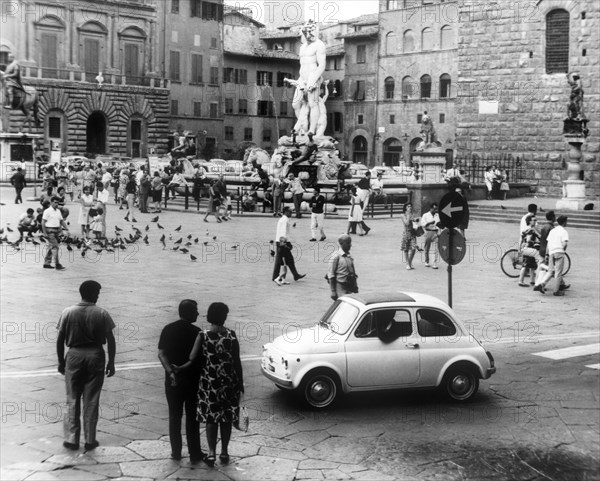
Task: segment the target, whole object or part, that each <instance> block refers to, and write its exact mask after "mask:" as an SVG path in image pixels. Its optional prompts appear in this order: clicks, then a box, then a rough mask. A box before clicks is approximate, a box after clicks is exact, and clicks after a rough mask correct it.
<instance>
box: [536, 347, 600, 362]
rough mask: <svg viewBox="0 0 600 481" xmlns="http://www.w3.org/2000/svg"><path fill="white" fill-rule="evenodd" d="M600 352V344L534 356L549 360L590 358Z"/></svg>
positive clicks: (554, 350)
mask: <svg viewBox="0 0 600 481" xmlns="http://www.w3.org/2000/svg"><path fill="white" fill-rule="evenodd" d="M599 352H600V343H595V344H586V345H584V346H571V347H565V348H562V349H553V350H551V351H543V352H534V353H533V355H534V356H540V357H546V358H548V359H554V360H559V359H568V358H570V357H578V356H588V355H590V354H598V353H599Z"/></svg>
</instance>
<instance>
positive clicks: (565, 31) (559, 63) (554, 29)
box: [546, 9, 570, 73]
mask: <svg viewBox="0 0 600 481" xmlns="http://www.w3.org/2000/svg"><path fill="white" fill-rule="evenodd" d="M569 20H570V19H569V12H567V11H566V10H560V9H558V10H552V11H551V12H549V13H548V15H546V73H567V72H568V71H569Z"/></svg>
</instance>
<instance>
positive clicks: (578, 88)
mask: <svg viewBox="0 0 600 481" xmlns="http://www.w3.org/2000/svg"><path fill="white" fill-rule="evenodd" d="M567 82H568V83H569V86H570V87H571V94H570V95H569V103H568V104H567V118H566V119H565V121H564V129H563V133H564V134H566V135H570V136H578V137H587V136H588V134H589V130H588V129H587V123H588V119H587V118H586V116H585V114H584V113H583V93H584V92H583V84H582V82H581V77H580V76H579V74H578V73H577V72H571V73H568V74H567Z"/></svg>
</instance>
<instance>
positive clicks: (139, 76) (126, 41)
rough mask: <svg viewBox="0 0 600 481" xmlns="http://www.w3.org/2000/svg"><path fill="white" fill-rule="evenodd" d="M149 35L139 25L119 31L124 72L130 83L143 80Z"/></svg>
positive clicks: (137, 83) (138, 82)
mask: <svg viewBox="0 0 600 481" xmlns="http://www.w3.org/2000/svg"><path fill="white" fill-rule="evenodd" d="M146 39H147V35H146V32H144V31H143V30H142V29H141V28H139V27H128V28H125V29H124V30H122V31H120V32H119V44H120V47H121V52H122V58H121V65H122V72H123V74H125V76H126V77H127V83H128V84H130V85H131V84H134V85H139V84H141V83H142V82H143V80H144V79H143V77H144V65H145V57H146Z"/></svg>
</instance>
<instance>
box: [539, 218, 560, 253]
mask: <svg viewBox="0 0 600 481" xmlns="http://www.w3.org/2000/svg"><path fill="white" fill-rule="evenodd" d="M546 220H547V222H546V223H545V224H544V225H543V226H542V228H541V229H540V256H541V257H542V259H545V257H546V254H547V252H546V249H547V247H548V234H550V231H551V230H552V229H554V223H555V222H556V214H555V213H554V211H553V210H551V211H548V212H546Z"/></svg>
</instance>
